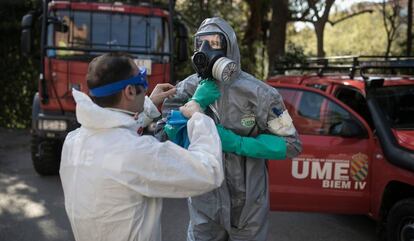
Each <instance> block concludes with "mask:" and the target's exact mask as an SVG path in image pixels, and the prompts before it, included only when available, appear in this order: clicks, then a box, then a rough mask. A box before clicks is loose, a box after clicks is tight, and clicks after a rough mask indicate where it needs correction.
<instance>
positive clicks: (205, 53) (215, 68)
mask: <svg viewBox="0 0 414 241" xmlns="http://www.w3.org/2000/svg"><path fill="white" fill-rule="evenodd" d="M194 51H195V53H194V55H193V56H192V57H191V60H192V64H193V67H194V69H195V71H196V72H197V73H198V76H199V77H201V78H202V79H206V78H214V79H216V80H219V81H228V80H231V79H232V77H233V75H234V74H235V73H236V68H237V65H236V63H235V62H234V61H233V60H231V59H229V58H226V51H227V44H226V38H225V37H224V35H223V34H222V33H203V34H198V35H196V36H195V40H194Z"/></svg>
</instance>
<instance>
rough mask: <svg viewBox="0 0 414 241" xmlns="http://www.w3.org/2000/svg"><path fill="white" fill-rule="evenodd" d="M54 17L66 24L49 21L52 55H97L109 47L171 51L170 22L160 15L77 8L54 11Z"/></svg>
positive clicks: (139, 51) (145, 51) (139, 50)
mask: <svg viewBox="0 0 414 241" xmlns="http://www.w3.org/2000/svg"><path fill="white" fill-rule="evenodd" d="M51 16H53V17H55V18H56V19H57V20H59V21H63V23H64V25H65V27H62V26H59V25H56V24H49V26H48V47H52V49H49V50H48V55H49V56H53V55H55V56H68V55H85V54H92V55H94V54H101V53H103V52H105V50H108V49H112V50H117V51H124V52H131V53H134V52H135V53H137V54H138V53H146V54H154V53H158V54H159V53H167V52H168V48H169V43H168V25H167V22H166V21H165V20H164V19H163V18H161V17H157V16H143V15H132V14H119V13H108V12H87V11H74V10H71V11H67V10H54V11H53V12H51ZM53 47H59V49H57V50H54V49H53ZM61 48H70V50H62V49H61Z"/></svg>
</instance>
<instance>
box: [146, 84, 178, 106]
mask: <svg viewBox="0 0 414 241" xmlns="http://www.w3.org/2000/svg"><path fill="white" fill-rule="evenodd" d="M176 91H177V89H176V88H175V87H174V86H173V85H171V84H167V83H166V84H157V86H155V88H154V90H153V91H152V93H151V95H150V97H149V98H150V99H151V101H152V103H154V105H156V106H158V105H161V104H162V103H163V102H164V100H165V99H166V98H170V97H172V96H173V95H175V92H176Z"/></svg>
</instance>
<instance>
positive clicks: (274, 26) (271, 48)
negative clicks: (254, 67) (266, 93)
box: [267, 0, 289, 76]
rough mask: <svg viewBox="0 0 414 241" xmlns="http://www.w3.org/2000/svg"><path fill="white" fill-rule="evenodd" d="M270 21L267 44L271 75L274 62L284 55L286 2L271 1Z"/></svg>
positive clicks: (279, 0)
mask: <svg viewBox="0 0 414 241" xmlns="http://www.w3.org/2000/svg"><path fill="white" fill-rule="evenodd" d="M272 11H273V13H272V20H271V23H270V26H271V28H270V34H269V42H268V46H267V48H268V56H269V72H268V76H270V75H272V74H273V71H274V67H275V61H278V60H280V59H281V58H282V57H283V56H284V55H285V43H286V25H287V22H288V18H289V9H288V0H273V1H272Z"/></svg>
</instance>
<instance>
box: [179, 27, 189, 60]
mask: <svg viewBox="0 0 414 241" xmlns="http://www.w3.org/2000/svg"><path fill="white" fill-rule="evenodd" d="M176 38H177V41H176V43H177V51H176V53H177V62H179V63H182V62H185V61H187V60H188V31H187V27H186V26H185V25H184V24H183V23H181V22H178V23H177V35H176Z"/></svg>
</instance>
